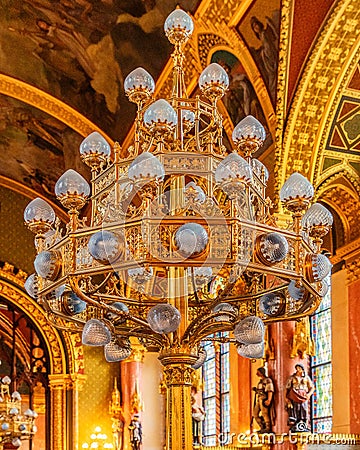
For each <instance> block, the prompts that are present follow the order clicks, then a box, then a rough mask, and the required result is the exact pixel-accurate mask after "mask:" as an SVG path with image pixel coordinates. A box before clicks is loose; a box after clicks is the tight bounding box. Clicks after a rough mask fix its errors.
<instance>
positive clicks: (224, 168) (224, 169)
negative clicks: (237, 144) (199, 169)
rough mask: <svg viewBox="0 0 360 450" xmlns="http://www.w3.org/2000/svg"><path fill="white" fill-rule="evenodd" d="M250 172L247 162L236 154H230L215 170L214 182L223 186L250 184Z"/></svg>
mask: <svg viewBox="0 0 360 450" xmlns="http://www.w3.org/2000/svg"><path fill="white" fill-rule="evenodd" d="M251 180H252V170H251V167H250V165H249V163H248V162H247V161H245V159H244V158H242V157H241V156H239V155H238V154H237V153H230V155H228V156H227V157H226V158H224V159H223V160H222V161H221V162H220V163H219V165H218V166H217V168H216V170H215V181H216V182H217V183H218V184H219V185H220V186H224V185H225V183H226V182H229V181H230V182H236V183H238V184H239V185H240V184H241V183H250V182H251Z"/></svg>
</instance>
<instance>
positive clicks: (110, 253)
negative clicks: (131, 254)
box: [88, 230, 125, 264]
mask: <svg viewBox="0 0 360 450" xmlns="http://www.w3.org/2000/svg"><path fill="white" fill-rule="evenodd" d="M88 250H89V253H90V255H91V256H92V257H93V258H94V259H95V260H96V261H98V262H100V263H101V264H113V263H115V262H116V261H118V260H119V258H120V257H121V255H123V254H124V252H125V242H124V238H123V236H122V235H121V234H120V233H114V232H112V231H107V230H100V231H97V232H96V233H95V234H93V235H92V236H91V238H90V239H89V242H88Z"/></svg>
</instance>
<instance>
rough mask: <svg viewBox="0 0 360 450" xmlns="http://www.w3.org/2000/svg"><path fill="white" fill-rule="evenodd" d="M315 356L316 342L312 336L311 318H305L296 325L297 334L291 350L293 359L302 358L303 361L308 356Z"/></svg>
mask: <svg viewBox="0 0 360 450" xmlns="http://www.w3.org/2000/svg"><path fill="white" fill-rule="evenodd" d="M314 355H315V347H314V341H313V339H312V338H311V334H310V322H309V318H308V317H305V318H303V319H301V320H299V321H298V322H296V324H295V333H294V337H293V342H292V348H291V355H290V357H291V358H296V357H298V356H299V357H300V358H301V359H303V358H306V357H307V356H314Z"/></svg>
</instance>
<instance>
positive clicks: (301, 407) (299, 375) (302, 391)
mask: <svg viewBox="0 0 360 450" xmlns="http://www.w3.org/2000/svg"><path fill="white" fill-rule="evenodd" d="M285 389H286V392H285V402H286V409H287V412H288V415H289V419H288V425H289V426H290V431H293V432H299V431H300V432H301V431H310V429H309V426H308V400H309V399H310V397H311V396H312V394H313V393H314V384H313V382H312V380H311V378H310V377H309V376H308V375H307V374H306V373H305V368H304V366H303V365H302V364H296V365H295V372H294V373H293V374H292V375H291V376H290V377H289V379H288V381H287V383H286V387H285Z"/></svg>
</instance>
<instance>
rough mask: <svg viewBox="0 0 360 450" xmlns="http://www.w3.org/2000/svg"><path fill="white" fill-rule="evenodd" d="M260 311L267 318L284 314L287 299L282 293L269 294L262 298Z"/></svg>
mask: <svg viewBox="0 0 360 450" xmlns="http://www.w3.org/2000/svg"><path fill="white" fill-rule="evenodd" d="M259 310H260V311H261V312H262V313H263V314H266V315H267V316H272V317H276V316H278V315H280V314H283V313H284V310H285V298H284V295H283V294H282V293H280V292H269V293H267V294H264V295H263V296H262V297H260V301H259Z"/></svg>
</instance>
